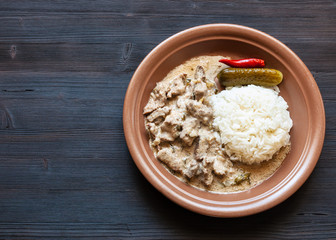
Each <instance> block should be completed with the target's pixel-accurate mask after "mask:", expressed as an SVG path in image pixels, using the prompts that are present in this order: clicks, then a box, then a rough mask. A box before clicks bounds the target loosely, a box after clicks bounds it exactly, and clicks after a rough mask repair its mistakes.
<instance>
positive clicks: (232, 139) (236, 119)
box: [210, 85, 293, 164]
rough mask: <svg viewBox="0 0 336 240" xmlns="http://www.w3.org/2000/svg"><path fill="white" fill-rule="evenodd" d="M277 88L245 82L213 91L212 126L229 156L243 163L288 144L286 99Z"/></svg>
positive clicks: (267, 156)
mask: <svg viewBox="0 0 336 240" xmlns="http://www.w3.org/2000/svg"><path fill="white" fill-rule="evenodd" d="M278 94H279V89H278V88H277V87H276V88H274V89H270V88H264V87H259V86H255V85H248V86H244V87H232V88H227V89H226V90H224V91H222V92H220V93H219V94H217V95H214V96H212V97H211V98H210V103H211V105H212V107H213V109H214V123H213V125H214V127H216V128H218V130H219V132H220V135H221V141H222V143H223V144H224V150H225V151H226V153H227V154H228V156H229V157H230V159H231V160H233V161H241V162H243V163H247V164H253V163H260V162H262V161H266V160H269V159H271V158H272V156H273V155H274V154H275V153H276V152H277V151H279V150H280V148H281V147H283V146H285V145H288V144H290V142H289V139H290V135H289V131H290V129H291V127H292V126H293V122H292V119H291V118H290V116H289V112H288V111H287V108H288V105H287V103H286V101H285V100H284V99H283V98H282V97H281V96H278Z"/></svg>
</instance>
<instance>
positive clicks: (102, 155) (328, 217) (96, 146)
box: [0, 0, 336, 239]
mask: <svg viewBox="0 0 336 240" xmlns="http://www.w3.org/2000/svg"><path fill="white" fill-rule="evenodd" d="M207 23H235V24H241V25H246V26H249V27H253V28H256V29H259V30H262V31H264V32H266V33H268V34H270V35H272V36H274V37H276V38H278V39H279V40H280V41H282V42H284V43H285V44H286V45H287V46H289V47H290V48H291V49H292V50H293V51H294V52H296V53H297V54H298V56H299V57H300V58H301V59H302V60H303V61H304V63H305V64H306V65H307V66H308V68H309V69H310V71H311V72H312V74H313V75H314V77H315V79H316V81H317V84H318V86H319V88H320V90H321V93H322V96H323V99H324V104H325V110H326V121H327V129H326V137H325V143H324V148H323V151H322V154H321V157H320V159H319V162H318V164H317V167H316V168H315V170H314V172H313V174H312V175H311V177H310V178H309V179H308V181H307V182H306V183H305V184H304V185H303V187H302V188H300V190H299V191H298V192H296V193H295V194H294V195H293V196H292V197H290V198H289V199H288V200H286V201H285V202H283V203H282V204H280V205H279V206H277V207H274V208H273V209H271V210H268V211H266V212H263V213H260V214H257V215H254V216H249V217H244V218H238V219H217V218H211V217H205V216H201V215H198V214H196V213H193V212H190V211H188V210H185V209H183V208H181V207H180V206H178V205H176V204H174V203H173V202H171V201H170V200H168V199H166V198H165V197H164V196H163V195H161V194H160V193H159V192H158V191H157V190H156V189H154V188H153V187H152V186H151V185H150V184H149V183H148V182H147V181H146V179H145V178H144V177H143V176H142V175H141V173H140V172H139V170H138V169H137V168H136V166H135V164H134V163H133V161H132V158H131V156H130V154H129V152H128V149H127V146H126V143H125V139H124V134H123V127H122V108H123V100H124V96H125V92H126V89H127V86H128V83H129V81H130V79H131V77H132V74H133V72H134V71H135V69H136V67H137V66H138V65H139V63H140V62H141V61H142V59H143V58H144V57H145V56H146V55H147V54H148V53H149V52H150V50H151V49H153V48H154V47H155V46H156V45H157V44H158V43H160V42H161V41H163V40H164V39H166V38H167V37H169V36H171V35H172V34H175V33H177V32H179V31H181V30H184V29H186V28H189V27H193V26H196V25H201V24H207ZM335 39H336V2H335V1H332V0H330V1H315V0H311V1H286V2H285V1H275V0H274V1H258V0H253V1H219V0H218V1H217V0H208V1H200V0H194V1H192V0H190V1H178V0H173V1H162V0H160V1H155V0H146V1H129V0H123V1H113V0H111V1H104V0H101V1H90V0H86V1H85V0H82V1H51V0H45V1H42V0H35V1H23V0H22V1H19V0H17V1H9V0H1V1H0V71H1V72H0V114H1V122H0V239H77V238H81V239H128V238H129V239H224V237H225V239H232V238H235V239H247V238H251V239H336V208H335V206H336V203H335V199H336V198H335V195H336V194H335V189H336V177H335V176H336V158H335V156H336V155H335V151H336V127H335V126H336V108H335V101H336V94H335V92H336V84H335V83H336V82H335V80H336V71H335V69H336V67H335V65H336V41H335Z"/></svg>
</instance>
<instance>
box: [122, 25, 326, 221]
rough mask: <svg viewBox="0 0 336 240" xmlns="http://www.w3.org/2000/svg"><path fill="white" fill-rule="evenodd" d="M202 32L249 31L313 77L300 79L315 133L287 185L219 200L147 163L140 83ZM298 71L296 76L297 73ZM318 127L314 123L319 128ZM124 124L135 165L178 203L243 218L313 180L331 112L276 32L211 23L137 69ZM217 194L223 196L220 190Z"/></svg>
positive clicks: (233, 34)
mask: <svg viewBox="0 0 336 240" xmlns="http://www.w3.org/2000/svg"><path fill="white" fill-rule="evenodd" d="M202 32H207V33H209V32H210V33H211V34H212V35H211V37H212V39H215V38H216V36H217V35H218V38H225V37H228V38H230V39H238V40H242V39H243V38H242V34H241V33H242V32H244V34H246V36H247V37H246V39H245V40H244V41H246V42H249V41H253V43H254V44H257V45H259V47H261V48H264V49H265V50H267V51H271V50H270V49H276V50H277V51H278V52H276V53H277V54H278V55H281V56H280V58H286V59H290V62H288V63H284V64H294V63H295V64H297V69H298V71H301V72H302V73H304V74H305V76H306V77H307V79H306V81H305V85H303V84H302V83H299V85H300V88H301V89H305V91H303V95H304V98H305V101H306V103H307V105H309V106H310V107H311V108H307V109H308V116H309V119H308V120H309V129H310V131H309V133H308V137H307V139H306V143H305V148H304V151H303V152H302V154H301V157H300V159H298V161H297V163H296V165H295V167H294V168H293V169H292V171H291V172H290V174H289V175H288V176H287V177H286V178H284V180H283V181H282V182H281V183H279V184H278V185H276V186H275V187H274V188H272V189H269V190H268V191H266V192H264V193H263V194H260V195H258V196H257V197H253V198H247V199H244V200H239V201H232V200H231V201H223V200H220V201H216V200H213V199H207V198H204V197H201V196H197V195H195V194H192V193H189V192H188V191H185V190H183V189H181V188H179V187H178V186H176V185H174V184H173V183H172V182H171V181H169V179H167V178H166V177H165V176H164V175H162V174H161V173H160V171H158V170H157V169H155V166H154V165H151V164H150V163H149V161H146V160H147V159H149V156H147V155H146V153H144V151H143V146H142V144H143V142H142V141H141V139H140V138H141V137H140V136H137V135H136V134H135V133H136V132H137V130H138V129H139V124H143V123H141V122H139V120H138V119H137V113H139V112H142V110H141V109H139V104H138V105H137V103H138V101H139V100H140V99H138V94H139V92H141V91H142V90H141V89H143V88H144V86H143V85H145V84H141V82H140V81H141V75H142V74H144V71H145V70H146V69H147V72H146V74H147V75H151V73H150V72H148V69H150V64H151V61H152V59H154V58H157V57H158V56H159V55H160V54H162V51H163V50H162V49H165V48H166V49H167V48H168V47H169V46H172V45H171V44H174V43H175V44H176V42H179V43H180V44H182V45H181V47H180V48H182V47H183V42H184V39H188V42H187V43H188V44H192V42H193V40H195V41H197V38H198V37H200V35H202ZM238 36H240V37H238ZM202 37H203V39H206V36H202ZM265 42H267V43H268V46H265V47H263V43H265ZM271 46H272V47H271ZM180 48H178V49H175V50H174V52H176V51H178V50H179V49H180ZM171 54H173V53H171ZM278 55H277V56H278ZM278 57H279V56H278ZM163 60H164V59H162V61H163ZM280 60H281V59H280ZM159 64H160V62H159V63H157V64H156V66H158V65H159ZM293 74H294V75H295V73H293ZM312 126H314V128H313V127H312ZM123 127H124V134H125V138H126V142H127V146H128V149H129V151H130V154H131V156H132V158H133V160H134V162H135V164H136V165H137V167H138V168H139V170H140V171H141V173H142V174H143V175H144V176H145V177H146V179H147V180H148V181H149V182H150V183H151V184H152V185H153V186H154V187H155V188H156V189H157V190H159V191H160V192H161V193H163V194H164V195H165V196H166V197H168V198H169V199H171V200H172V201H174V202H175V203H177V204H179V205H181V206H183V207H185V208H187V209H189V210H191V211H194V212H197V213H200V214H204V215H208V216H214V217H241V216H247V215H251V214H255V213H258V212H261V211H265V210H267V209H269V208H271V207H274V206H276V205H277V204H279V203H281V202H283V201H284V200H286V199H287V198H288V197H290V196H291V195H292V194H294V193H295V192H296V191H297V190H298V189H299V188H300V187H301V186H302V184H303V183H304V182H305V181H306V180H307V178H308V177H309V175H310V174H311V173H312V171H313V169H314V167H315V165H316V163H317V161H318V159H319V156H320V154H321V151H322V147H323V142H324V136H325V111H324V106H323V101H322V97H321V94H320V91H319V89H318V86H317V84H316V82H315V80H314V78H313V76H312V75H311V73H310V71H309V70H308V68H307V67H306V65H305V64H304V63H303V62H302V61H301V60H300V58H299V57H298V56H297V55H296V54H295V53H294V52H293V51H292V50H290V49H289V48H288V47H287V46H286V45H284V44H283V43H281V42H280V41H279V40H277V39H275V38H273V37H272V36H270V35H268V34H266V33H264V32H261V31H259V30H256V29H253V28H249V27H245V26H241V25H236V24H223V23H222V24H207V25H201V26H197V27H193V28H190V29H187V30H184V31H182V32H179V33H177V34H175V35H173V36H171V37H169V38H168V39H166V40H165V41H163V42H162V43H160V44H159V45H158V46H157V47H155V48H154V49H153V50H152V51H151V52H150V53H149V54H148V55H147V56H146V57H145V59H144V60H143V61H142V62H141V64H140V65H139V67H138V68H137V70H136V71H135V73H134V75H133V77H132V79H131V81H130V83H129V86H128V89H127V92H126V95H125V100H124V108H123ZM211 194H214V195H218V193H211ZM228 194H230V193H228ZM222 195H223V194H222Z"/></svg>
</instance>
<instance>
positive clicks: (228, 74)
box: [217, 68, 283, 87]
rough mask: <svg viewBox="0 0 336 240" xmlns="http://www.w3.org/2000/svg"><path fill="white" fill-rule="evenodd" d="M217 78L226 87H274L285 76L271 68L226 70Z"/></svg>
mask: <svg viewBox="0 0 336 240" xmlns="http://www.w3.org/2000/svg"><path fill="white" fill-rule="evenodd" d="M217 78H218V80H219V82H220V84H221V85H222V86H225V87H231V86H237V85H249V84H254V85H258V86H263V87H273V86H276V85H278V84H280V83H281V82H282V78H283V76H282V73H281V72H280V71H278V70H275V69H269V68H225V69H223V70H222V71H221V72H220V73H218V75H217Z"/></svg>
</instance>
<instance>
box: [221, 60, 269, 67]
mask: <svg viewBox="0 0 336 240" xmlns="http://www.w3.org/2000/svg"><path fill="white" fill-rule="evenodd" d="M219 61H220V62H221V63H224V64H226V65H229V66H230V67H236V68H262V67H265V61H264V60H262V59H258V58H245V59H238V60H230V59H221V60H219Z"/></svg>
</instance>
